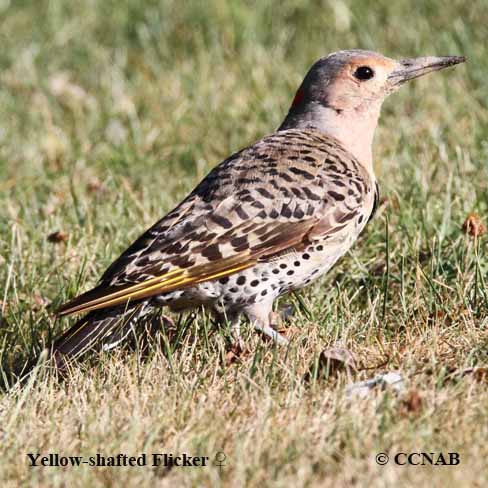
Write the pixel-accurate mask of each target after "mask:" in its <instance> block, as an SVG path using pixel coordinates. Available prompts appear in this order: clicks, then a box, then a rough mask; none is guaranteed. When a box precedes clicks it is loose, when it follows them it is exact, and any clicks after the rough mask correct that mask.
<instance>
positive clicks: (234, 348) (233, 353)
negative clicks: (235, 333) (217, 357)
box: [225, 344, 245, 366]
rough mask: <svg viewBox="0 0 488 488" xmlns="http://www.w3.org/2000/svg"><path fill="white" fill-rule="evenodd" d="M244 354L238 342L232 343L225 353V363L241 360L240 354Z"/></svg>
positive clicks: (228, 364)
mask: <svg viewBox="0 0 488 488" xmlns="http://www.w3.org/2000/svg"><path fill="white" fill-rule="evenodd" d="M244 354H245V350H244V349H242V347H241V346H240V345H239V344H232V345H231V346H230V347H229V349H228V350H227V353H226V354H225V365H226V366H230V365H231V364H234V363H238V362H241V361H242V360H241V356H243V355H244Z"/></svg>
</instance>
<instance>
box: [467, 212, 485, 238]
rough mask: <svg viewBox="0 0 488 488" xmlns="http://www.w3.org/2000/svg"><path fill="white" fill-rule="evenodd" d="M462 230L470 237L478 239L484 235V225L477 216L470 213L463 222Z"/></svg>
mask: <svg viewBox="0 0 488 488" xmlns="http://www.w3.org/2000/svg"><path fill="white" fill-rule="evenodd" d="M463 230H464V232H466V234H469V235H470V236H473V237H478V236H482V235H483V234H485V233H486V225H485V224H484V223H483V221H482V220H481V217H480V216H479V215H478V214H475V213H470V214H469V215H468V217H467V218H466V220H465V221H464V224H463Z"/></svg>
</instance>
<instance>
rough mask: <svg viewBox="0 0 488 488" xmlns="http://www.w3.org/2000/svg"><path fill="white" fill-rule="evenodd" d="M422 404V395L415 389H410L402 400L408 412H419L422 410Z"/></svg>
mask: <svg viewBox="0 0 488 488" xmlns="http://www.w3.org/2000/svg"><path fill="white" fill-rule="evenodd" d="M422 404H423V400H422V397H421V396H420V393H419V392H418V391H417V390H410V391H409V392H408V393H407V396H406V398H405V400H404V401H403V405H404V406H405V408H406V410H407V412H410V413H419V412H420V411H421V410H422Z"/></svg>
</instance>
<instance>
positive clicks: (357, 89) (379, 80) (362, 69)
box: [324, 55, 398, 110]
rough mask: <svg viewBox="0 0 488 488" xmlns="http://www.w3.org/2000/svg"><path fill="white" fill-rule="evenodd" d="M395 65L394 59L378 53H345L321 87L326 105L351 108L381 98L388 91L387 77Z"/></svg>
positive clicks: (339, 108) (396, 66)
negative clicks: (345, 56) (345, 55)
mask: <svg viewBox="0 0 488 488" xmlns="http://www.w3.org/2000/svg"><path fill="white" fill-rule="evenodd" d="M397 68H398V63H397V61H395V60H393V59H389V58H386V57H383V56H381V55H370V56H366V55H357V56H350V57H349V56H348V57H347V58H346V59H344V60H343V63H341V65H340V66H337V71H336V72H335V74H334V76H331V78H330V80H329V83H328V84H327V86H326V87H325V90H324V95H325V98H326V101H327V105H328V106H329V107H331V108H333V109H335V110H352V109H357V108H360V107H361V106H363V105H370V104H371V103H374V102H376V101H382V100H383V99H384V98H385V97H386V96H387V95H388V93H389V92H390V90H389V84H388V77H389V76H390V74H391V73H392V72H394V71H395V70H396V69H397Z"/></svg>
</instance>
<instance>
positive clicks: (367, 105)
mask: <svg viewBox="0 0 488 488" xmlns="http://www.w3.org/2000/svg"><path fill="white" fill-rule="evenodd" d="M462 62H464V58H463V57H459V56H444V57H425V58H414V59H401V60H395V59H391V58H387V57H385V56H382V55H381V54H378V53H374V52H371V51H360V50H355V51H339V52H336V53H333V54H331V55H329V56H327V57H326V58H323V59H321V60H319V61H317V63H315V65H314V66H312V68H311V69H310V71H309V73H308V74H307V76H306V77H305V80H304V81H303V84H302V86H301V87H300V90H299V92H298V93H297V97H298V98H296V100H295V101H294V105H295V103H297V104H298V103H299V102H303V101H306V100H310V101H313V100H316V101H319V102H320V103H322V104H323V105H325V106H327V107H330V108H332V109H334V110H336V111H337V112H341V111H344V110H362V109H371V108H372V107H373V106H375V107H377V108H378V109H379V107H380V106H381V102H382V101H383V100H384V99H385V98H386V97H387V96H388V95H389V94H390V93H392V92H393V91H395V90H397V89H398V88H399V87H400V86H401V85H402V84H403V83H404V82H406V81H408V80H411V79H414V78H418V77H419V76H422V75H424V74H427V73H430V72H431V71H436V70H439V69H443V68H446V67H448V66H452V65H454V64H458V63H462Z"/></svg>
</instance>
